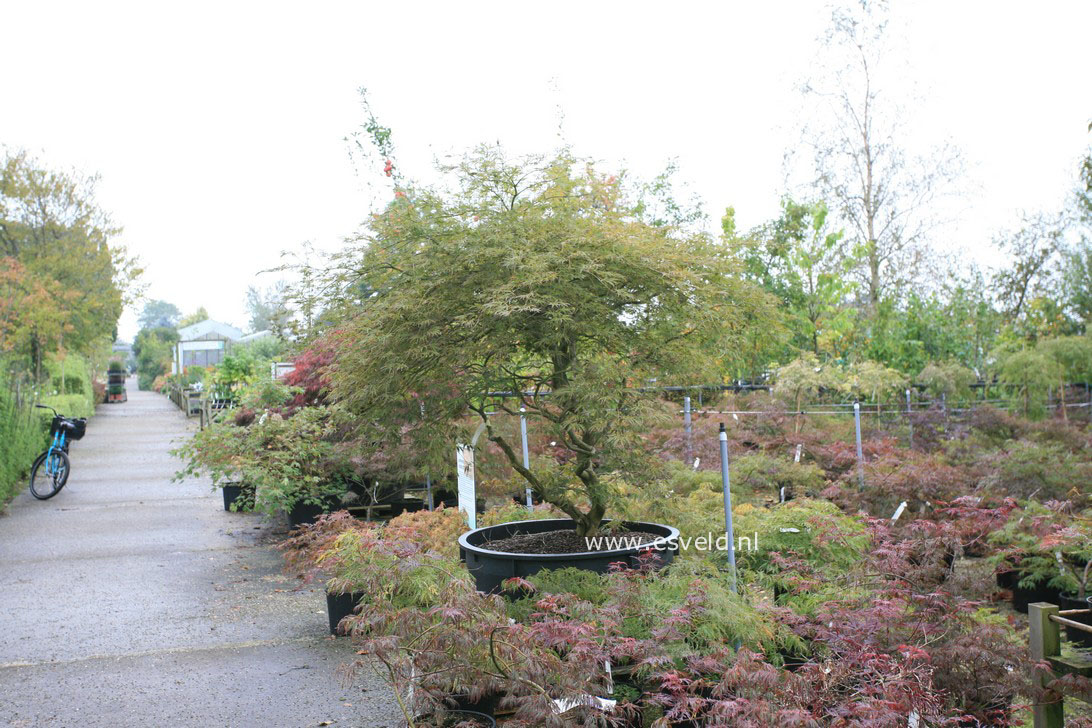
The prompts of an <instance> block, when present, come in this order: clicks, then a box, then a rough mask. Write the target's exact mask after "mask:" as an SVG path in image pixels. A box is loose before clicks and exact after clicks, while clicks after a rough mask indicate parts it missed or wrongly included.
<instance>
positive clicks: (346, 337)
mask: <svg viewBox="0 0 1092 728" xmlns="http://www.w3.org/2000/svg"><path fill="white" fill-rule="evenodd" d="M454 172H455V175H456V176H457V178H458V179H457V182H458V189H459V190H460V191H459V192H458V193H455V194H454V195H453V196H452V197H450V198H449V197H445V196H442V195H440V194H438V193H435V192H432V191H429V190H423V189H416V188H410V187H404V188H399V189H398V194H397V195H396V197H395V199H394V200H393V201H392V202H391V203H390V205H389V206H388V207H387V209H386V210H385V211H384V213H383V214H380V215H375V216H374V217H373V220H372V222H371V224H370V225H371V230H370V235H369V236H368V245H367V246H366V247H365V248H364V249H363V251H362V253H361V255H362V260H354V261H353V275H354V276H355V277H357V278H358V279H359V272H360V271H365V272H366V273H365V277H366V279H367V283H368V285H369V287H370V288H371V290H374V291H377V292H378V293H377V294H376V295H374V296H373V297H371V298H370V299H369V302H368V305H367V306H366V307H363V308H362V309H361V310H360V312H359V314H358V315H356V316H355V317H354V318H353V319H351V320H350V321H348V322H347V323H346V324H345V325H344V326H343V327H342V328H341V329H340V330H339V337H338V347H339V351H338V354H337V366H336V367H334V368H333V369H332V371H331V372H330V378H331V392H332V395H333V397H334V398H335V399H336V400H338V401H341V402H344V403H345V405H346V406H347V407H348V408H349V409H350V411H352V412H353V413H354V414H356V415H357V416H358V418H359V419H360V421H361V422H364V423H369V425H371V423H377V424H374V428H375V430H376V431H375V433H374V436H372V437H371V438H370V439H371V440H372V441H373V442H377V443H385V444H387V445H388V446H394V445H396V444H398V443H403V442H406V441H411V442H413V443H415V444H416V446H417V447H418V448H419V449H420V450H421V451H422V452H429V453H431V454H432V456H433V458H434V462H433V469H432V471H433V472H438V471H440V470H441V469H448V468H450V463H451V461H452V460H453V459H454V452H453V447H452V445H453V444H454V443H455V442H463V443H469V442H471V440H472V438H471V434H470V429H471V428H473V426H474V425H475V424H477V425H479V426H480V427H481V429H482V431H483V433H484V435H485V437H486V439H487V440H488V442H490V443H491V444H492V445H493V446H494V447H496V449H497V450H498V451H499V452H500V454H501V456H502V457H503V458H504V459H505V460H506V461H507V464H508V466H509V467H510V468H511V470H512V471H513V472H515V473H516V474H518V476H519V477H520V478H522V479H523V480H524V481H525V482H526V485H527V486H528V487H529V488H530V489H531V490H532V491H533V494H534V496H535V497H536V498H537V499H539V500H541V501H543V502H545V503H549V504H551V505H553V506H554V507H556V508H557V509H558V510H560V511H561V512H562V513H563V514H564V515H565V516H567V519H554V520H552V521H551V522H540V523H534V522H530V521H528V522H524V523H522V524H520V525H519V526H506V527H504V528H502V529H499V530H493V531H477V532H472V533H471V534H468V535H467V536H465V537H464V538H463V539H462V541H461V545H462V547H463V548H464V550H466V551H467V553H468V567H469V568H470V569H471V570H472V572H473V573H475V574H476V575H477V574H482V575H483V576H482V579H483V580H482V581H481V582H479V586H481V587H482V588H493V586H494V585H495V584H496V583H497V577H498V575H499V574H498V570H494V569H493V567H492V566H487V565H486V564H487V563H493V561H492V560H493V559H495V558H502V559H506V560H508V561H509V563H513V562H512V560H511V559H510V558H509V556H500V557H494V556H490V557H489V559H490V561H488V562H487V561H486V560H484V559H479V557H484V556H485V555H486V552H490V551H491V552H493V553H494V554H519V556H521V557H528V558H525V559H522V560H521V561H522V563H523V564H524V566H522V567H519V568H521V569H524V570H525V571H524V572H523V573H527V572H528V571H533V570H534V568H535V565H536V564H538V565H539V566H541V565H543V564H549V565H551V566H557V565H559V564H560V563H568V564H570V565H579V564H584V565H589V564H596V563H601V562H602V560H601V559H598V558H597V557H588V558H584V557H583V556H581V557H579V558H576V557H574V556H573V554H584V553H585V551H584V550H581V551H575V550H573V549H572V548H571V547H570V546H566V545H565V544H566V543H571V542H572V540H573V539H574V538H575V539H577V540H584V539H587V538H593V537H596V536H598V535H599V534H600V532H601V529H602V528H603V527H604V525H606V524H609V523H613V522H612V521H610V520H608V519H607V518H606V516H607V515H608V510H609V509H610V508H611V506H612V505H613V504H614V503H615V502H616V501H615V495H616V490H615V488H614V487H613V484H614V482H615V480H616V478H623V477H624V478H625V479H626V480H627V481H628V482H629V483H630V484H632V485H639V484H641V483H643V482H647V481H649V480H652V479H655V478H656V477H658V476H659V473H660V472H661V467H660V466H661V465H662V464H661V463H659V462H657V461H658V458H656V457H655V455H654V454H653V453H649V452H647V448H646V447H645V444H644V442H643V440H642V435H643V434H644V433H646V432H648V431H649V430H650V429H651V428H652V427H653V425H654V424H655V423H657V422H663V421H665V419H666V418H671V417H672V414H671V413H670V412H669V411H668V409H667V408H666V407H664V406H663V403H662V401H661V400H660V399H659V397H658V392H656V391H655V390H654V388H649V387H647V386H646V385H647V383H648V381H649V380H650V379H652V380H654V379H657V378H666V377H670V376H675V375H678V376H683V375H685V376H687V377H693V376H695V375H698V374H701V373H704V372H707V371H708V372H710V373H711V372H713V371H714V370H715V365H716V352H717V351H719V350H722V347H725V346H730V345H731V344H732V343H733V342H735V341H738V340H739V338H738V337H741V336H742V335H743V334H744V331H745V329H746V322H748V321H753V320H755V319H756V318H758V317H760V316H761V315H763V314H765V313H768V312H771V309H770V308H768V306H769V299H768V298H767V297H766V295H765V294H763V293H762V292H761V291H760V290H759V289H758V288H756V287H754V286H752V285H751V284H749V283H746V282H744V281H742V280H741V278H740V277H738V276H737V275H736V270H735V267H734V264H733V263H732V261H731V260H730V259H729V257H728V256H727V255H726V254H725V251H724V250H723V248H721V247H720V246H717V245H715V244H713V242H712V241H711V240H710V239H708V238H707V237H706V236H704V235H702V234H694V233H692V232H689V231H688V230H687V228H686V227H685V225H683V224H676V223H681V221H677V220H673V219H671V218H670V217H669V218H668V219H664V218H663V217H660V216H657V215H655V214H653V212H652V210H653V208H654V207H656V205H657V204H660V203H664V204H666V205H668V206H670V205H673V204H674V203H672V202H671V201H669V200H662V199H661V200H659V201H656V202H654V200H653V197H655V194H656V193H655V192H654V189H655V190H663V189H667V188H668V187H669V186H667V185H661V186H658V187H646V188H642V190H638V191H637V194H634V190H633V189H632V188H631V187H628V186H627V185H626V184H623V181H622V178H621V177H618V176H608V175H603V174H600V173H598V172H596V171H595V170H594V169H593V168H592V167H591V166H590V165H589V164H587V163H586V162H584V161H583V160H577V159H574V158H571V157H569V156H567V155H566V154H560V155H558V156H557V157H555V158H551V159H538V158H536V159H528V160H524V161H520V162H513V161H512V160H509V159H507V158H506V157H505V156H504V155H503V153H501V152H500V151H499V150H496V149H489V148H483V149H480V150H478V151H477V152H475V153H474V154H472V155H470V156H469V157H467V158H466V159H465V160H464V161H463V163H462V164H461V165H459V166H458V167H457V168H456V169H455V170H454ZM502 190H503V191H504V192H503V194H500V193H499V191H502ZM670 209H676V210H677V209H678V208H677V207H673V208H670ZM438 291H443V295H442V296H440V295H436V292H438ZM495 393H505V394H504V396H500V397H498V396H494V394H495ZM521 412H522V413H523V414H524V415H525V416H526V418H527V420H528V424H529V427H530V428H531V429H532V430H533V431H535V432H536V433H538V434H539V435H540V436H541V435H543V434H545V435H546V436H545V438H544V439H545V440H546V441H549V442H551V443H553V446H552V447H551V449H550V450H549V451H548V452H545V453H538V454H536V457H535V458H534V459H533V461H532V462H531V463H530V465H529V466H525V465H524V463H523V460H522V456H521V453H520V452H519V451H520V447H519V443H518V441H516V442H513V441H512V440H511V439H510V436H509V435H508V434H507V432H506V431H504V430H502V428H500V427H498V426H496V425H495V420H494V414H493V413H499V414H503V415H507V416H510V417H518V416H519V415H520V414H521ZM467 417H471V418H474V420H475V422H473V423H471V424H469V426H468V424H467ZM627 527H630V528H634V529H638V530H642V531H647V532H649V533H651V534H653V535H654V536H655V537H656V538H659V539H662V538H666V537H669V536H670V534H672V533H673V529H671V528H670V527H667V526H661V525H648V524H642V525H638V524H631V525H629V526H627ZM553 532H556V533H558V534H559V535H558V536H557V538H556V542H557V543H550V544H547V542H549V541H550V540H551V538H553V537H551V536H550V533H553ZM520 535H528V536H536V537H541V538H539V539H538V542H539V545H538V546H531V547H529V548H528V549H527V550H526V551H524V552H523V553H520V552H521V551H522V550H521V549H516V548H515V547H514V546H513V545H512V541H511V539H513V538H514V537H518V536H520ZM498 538H500V539H505V540H507V541H508V543H507V545H506V546H505V548H506V549H507V550H506V551H502V550H500V549H490V548H489V546H488V544H489V542H490V540H493V539H498ZM530 540H534V539H530ZM638 550H639V549H638ZM550 551H554V552H555V553H553V554H551V553H549V552H550ZM559 551H561V552H565V553H566V554H568V555H567V556H560V555H559V554H558V553H557V552H559ZM470 554H473V556H471V555H470ZM632 555H633V553H632V552H631V551H626V553H622V554H613V556H619V557H623V558H630V557H631V556H632ZM509 575H511V574H509Z"/></svg>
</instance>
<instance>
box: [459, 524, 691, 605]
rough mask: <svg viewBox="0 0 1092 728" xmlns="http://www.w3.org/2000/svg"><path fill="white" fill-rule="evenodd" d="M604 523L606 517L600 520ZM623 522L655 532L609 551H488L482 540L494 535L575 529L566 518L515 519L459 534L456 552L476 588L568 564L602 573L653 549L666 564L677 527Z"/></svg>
mask: <svg viewBox="0 0 1092 728" xmlns="http://www.w3.org/2000/svg"><path fill="white" fill-rule="evenodd" d="M603 523H604V525H605V524H607V523H609V521H603ZM623 525H624V526H625V527H626V528H627V529H629V530H633V531H644V532H648V533H653V534H657V535H658V536H659V538H657V539H656V540H655V541H652V542H651V543H646V544H641V545H640V546H633V547H630V548H623V549H615V550H613V551H583V552H577V553H571V554H515V553H507V552H504V551H492V550H490V549H488V548H485V547H484V545H483V544H485V543H487V542H489V541H494V540H497V539H502V538H508V537H509V536H516V535H520V534H526V533H546V532H548V531H564V530H570V531H571V530H575V528H576V524H575V523H574V522H573V521H571V520H569V519H567V518H557V519H549V520H541V521H516V522H513V523H502V524H501V525H499V526H488V527H486V528H477V529H474V530H473V531H468V532H467V533H464V534H463V535H462V536H459V555H460V557H461V558H462V560H463V561H465V562H466V568H467V570H468V571H469V572H470V574H471V576H473V577H474V582H475V584H476V585H477V587H478V591H482V592H486V593H493V594H496V593H499V592H500V591H501V584H502V583H503V582H504V581H505V580H506V579H511V578H512V577H515V576H519V577H524V578H526V577H528V576H531V575H532V574H536V573H538V572H539V571H542V570H543V569H564V568H567V567H572V568H576V569H584V570H586V571H594V572H596V573H598V574H605V573H607V572H608V571H610V566H611V564H615V563H618V562H622V563H623V564H626V565H627V566H630V567H634V566H637V563H638V559H639V557H640V556H642V555H644V554H647V553H653V554H656V555H657V556H659V557H660V567H661V568H662V567H663V566H666V565H667V564H670V563H671V562H672V561H673V560H674V558H675V554H677V553H678V550H679V529H677V528H674V527H672V526H665V525H663V524H659V523H642V522H636V521H626V522H625V523H623Z"/></svg>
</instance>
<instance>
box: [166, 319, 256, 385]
mask: <svg viewBox="0 0 1092 728" xmlns="http://www.w3.org/2000/svg"><path fill="white" fill-rule="evenodd" d="M242 338H243V332H242V331H240V330H239V329H237V328H235V327H234V326H231V325H230V324H225V323H223V322H221V321H216V320H214V319H205V320H204V321H198V322H197V323H195V324H192V325H190V326H184V327H182V328H180V329H179V330H178V343H177V344H175V348H174V356H173V361H172V363H171V373H172V374H178V373H179V372H181V371H184V370H185V368H186V367H192V366H198V367H209V366H215V365H216V364H219V363H220V361H221V360H223V358H224V357H225V356H227V354H228V353H229V352H230V350H231V345H232V344H233V343H234V342H237V341H239V340H240V339H242Z"/></svg>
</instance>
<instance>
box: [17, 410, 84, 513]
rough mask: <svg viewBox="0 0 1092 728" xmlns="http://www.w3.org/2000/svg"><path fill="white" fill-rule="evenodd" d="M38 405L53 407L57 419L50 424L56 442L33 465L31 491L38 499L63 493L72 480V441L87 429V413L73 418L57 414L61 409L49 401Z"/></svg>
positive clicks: (50, 432) (77, 438) (81, 435)
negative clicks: (69, 447)
mask: <svg viewBox="0 0 1092 728" xmlns="http://www.w3.org/2000/svg"><path fill="white" fill-rule="evenodd" d="M34 406H35V407H38V408H39V409H47V410H52V411H53V422H52V423H50V425H49V434H50V436H51V437H52V438H53V442H52V443H50V445H49V449H48V450H46V451H45V452H44V453H42V454H41V455H39V456H38V457H37V458H36V459H35V460H34V465H32V466H31V468H30V494H31V495H33V496H34V497H35V498H37V499H38V500H47V499H49V498H52V497H53V496H55V495H57V494H58V493H60V492H61V488H63V487H64V484H65V483H67V482H68V473H69V471H70V470H71V466H70V463H69V461H68V443H69V442H71V441H72V440H79V439H81V438H82V437H83V435H84V433H85V432H86V431H87V420H86V419H85V418H83V417H79V418H70V417H65V416H63V415H60V414H57V410H55V409H53V408H52V407H50V406H48V405H44V404H36V405H34ZM43 465H44V466H45V468H44V471H43V468H42V466H43ZM40 471H41V472H40ZM39 475H41V476H42V477H39Z"/></svg>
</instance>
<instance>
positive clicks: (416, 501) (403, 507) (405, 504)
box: [391, 498, 425, 518]
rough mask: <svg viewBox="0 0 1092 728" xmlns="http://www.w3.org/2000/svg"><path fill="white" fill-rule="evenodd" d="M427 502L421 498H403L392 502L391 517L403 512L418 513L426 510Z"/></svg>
mask: <svg viewBox="0 0 1092 728" xmlns="http://www.w3.org/2000/svg"><path fill="white" fill-rule="evenodd" d="M424 508H425V502H424V501H423V500H421V499H420V498H403V499H401V500H396V501H393V502H391V518H397V517H398V516H400V515H402V514H403V513H407V512H408V513H416V512H417V511H421V510H424Z"/></svg>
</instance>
